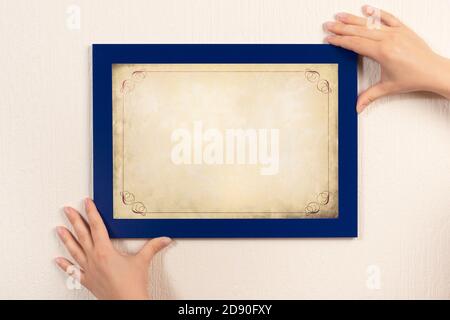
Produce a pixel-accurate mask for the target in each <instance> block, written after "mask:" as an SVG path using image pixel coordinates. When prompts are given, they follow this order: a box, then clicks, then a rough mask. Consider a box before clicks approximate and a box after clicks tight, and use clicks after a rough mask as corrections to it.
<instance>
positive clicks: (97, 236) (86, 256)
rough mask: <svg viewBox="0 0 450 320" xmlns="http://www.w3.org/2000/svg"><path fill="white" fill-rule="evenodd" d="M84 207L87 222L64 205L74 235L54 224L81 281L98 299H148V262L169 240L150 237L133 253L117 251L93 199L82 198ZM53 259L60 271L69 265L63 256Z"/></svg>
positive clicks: (70, 264) (70, 263)
mask: <svg viewBox="0 0 450 320" xmlns="http://www.w3.org/2000/svg"><path fill="white" fill-rule="evenodd" d="M85 206H86V213H87V218H88V221H86V220H84V219H83V217H82V216H81V215H80V213H79V212H78V211H77V210H75V209H74V208H71V207H65V208H64V211H65V213H66V215H67V218H68V219H69V221H70V223H71V224H72V226H73V229H74V231H75V236H74V235H73V234H72V232H70V231H69V230H68V229H67V228H65V227H57V233H58V235H59V237H60V238H61V240H62V241H63V243H64V245H65V247H66V248H67V250H68V251H69V253H70V255H71V256H72V258H73V259H74V260H75V262H76V263H77V264H78V265H79V267H80V282H81V284H82V285H83V286H85V287H86V288H87V289H89V290H90V291H91V292H92V293H93V294H94V295H95V296H96V297H97V298H99V299H149V298H150V296H149V293H148V288H147V284H148V267H149V264H150V261H151V260H152V258H153V257H154V256H155V254H157V253H158V252H159V251H161V250H162V249H163V248H165V247H166V246H167V245H168V244H169V243H170V242H171V239H169V238H167V237H160V238H155V239H153V240H150V241H148V242H147V243H146V244H145V246H144V247H143V248H142V249H141V251H140V252H139V253H137V254H136V255H128V254H125V253H123V252H119V251H117V250H116V249H115V248H114V246H113V245H112V243H111V240H110V239H109V236H108V232H107V230H106V227H105V225H104V223H103V221H102V218H101V216H100V214H99V212H98V211H97V208H96V206H95V204H94V202H93V201H92V200H91V199H86V200H85ZM55 261H56V263H57V264H58V266H59V267H60V268H61V269H62V270H64V271H66V270H67V268H68V267H69V266H72V265H73V263H72V262H71V261H69V260H68V259H66V258H64V257H58V258H56V260H55Z"/></svg>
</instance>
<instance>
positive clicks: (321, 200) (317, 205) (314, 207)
mask: <svg viewBox="0 0 450 320" xmlns="http://www.w3.org/2000/svg"><path fill="white" fill-rule="evenodd" d="M329 202H330V193H329V192H328V191H324V192H321V193H319V194H318V195H317V197H316V201H313V202H310V203H308V204H307V205H306V207H305V212H306V213H307V214H314V213H319V211H320V209H321V208H322V207H323V206H326V205H327V204H328V203H329Z"/></svg>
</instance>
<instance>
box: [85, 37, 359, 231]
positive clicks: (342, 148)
mask: <svg viewBox="0 0 450 320" xmlns="http://www.w3.org/2000/svg"><path fill="white" fill-rule="evenodd" d="M120 63H126V64H130V63H327V64H329V63H333V64H338V65H339V66H338V72H339V75H338V81H339V97H338V101H339V109H338V110H339V115H338V123H339V125H338V127H339V129H338V132H339V162H338V163H339V169H338V176H339V183H338V186H339V217H338V218H335V219H305V218H302V219H293V218H287V219H114V218H113V131H112V125H113V123H112V64H120ZM356 99H357V55H356V54H355V53H353V52H350V51H347V50H344V49H341V48H337V47H333V46H330V45H302V44H173V45H172V44H125V45H123V44H94V45H93V185H94V188H93V189H94V190H93V191H94V200H95V203H96V204H97V207H98V209H99V211H100V213H101V215H102V217H103V220H104V222H105V224H106V227H107V229H108V232H109V235H110V237H111V238H152V237H158V236H169V237H174V238H288V237H294V238H296V237H302V238H317V237H357V234H358V233H357V194H358V192H357V184H358V179H357V114H356V111H355V105H356Z"/></svg>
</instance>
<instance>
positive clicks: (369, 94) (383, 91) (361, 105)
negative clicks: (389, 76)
mask: <svg viewBox="0 0 450 320" xmlns="http://www.w3.org/2000/svg"><path fill="white" fill-rule="evenodd" d="M389 92H390V91H389V86H388V85H387V84H386V83H382V82H379V83H377V84H376V85H374V86H372V87H370V88H369V89H367V90H366V91H364V92H363V93H361V94H360V95H359V97H358V102H357V103H356V111H357V112H358V113H360V112H361V111H363V110H364V109H365V108H366V107H367V106H368V105H369V104H370V103H372V102H373V101H375V100H376V99H378V98H381V97H383V96H385V95H387V94H389Z"/></svg>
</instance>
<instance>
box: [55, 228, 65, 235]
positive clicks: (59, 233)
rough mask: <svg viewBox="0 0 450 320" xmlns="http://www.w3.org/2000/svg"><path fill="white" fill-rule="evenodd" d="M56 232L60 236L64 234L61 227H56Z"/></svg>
mask: <svg viewBox="0 0 450 320" xmlns="http://www.w3.org/2000/svg"><path fill="white" fill-rule="evenodd" d="M56 233H57V234H58V236H60V237H62V236H63V234H64V229H63V227H56Z"/></svg>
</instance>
